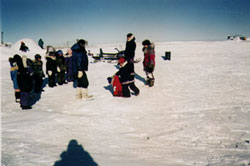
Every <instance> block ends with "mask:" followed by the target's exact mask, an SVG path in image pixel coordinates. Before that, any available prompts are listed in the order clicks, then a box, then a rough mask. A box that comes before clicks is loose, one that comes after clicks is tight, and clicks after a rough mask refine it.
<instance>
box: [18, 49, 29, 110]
mask: <svg viewBox="0 0 250 166" xmlns="http://www.w3.org/2000/svg"><path fill="white" fill-rule="evenodd" d="M14 61H15V62H16V63H17V66H18V73H17V83H18V86H19V88H20V91H21V101H20V106H21V108H22V109H31V108H32V107H31V105H30V93H31V91H32V89H33V85H32V81H33V80H32V76H33V71H32V67H31V66H32V61H31V60H30V59H27V57H26V56H25V55H24V56H22V57H20V56H19V55H17V54H16V55H14Z"/></svg>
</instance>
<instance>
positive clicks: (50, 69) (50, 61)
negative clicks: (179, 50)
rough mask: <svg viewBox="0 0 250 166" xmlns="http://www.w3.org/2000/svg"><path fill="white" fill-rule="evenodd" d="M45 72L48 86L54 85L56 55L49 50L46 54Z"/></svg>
mask: <svg viewBox="0 0 250 166" xmlns="http://www.w3.org/2000/svg"><path fill="white" fill-rule="evenodd" d="M46 60H47V62H46V74H47V75H48V79H49V87H51V88H53V87H54V86H56V55H55V52H53V51H51V52H49V53H48V54H47V55H46Z"/></svg>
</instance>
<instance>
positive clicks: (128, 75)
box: [115, 62, 135, 84]
mask: <svg viewBox="0 0 250 166" xmlns="http://www.w3.org/2000/svg"><path fill="white" fill-rule="evenodd" d="M115 75H117V76H119V78H120V82H121V84H130V83H132V82H134V81H135V80H134V78H135V73H134V71H133V69H132V68H131V67H130V64H129V63H128V62H125V63H124V65H123V66H122V67H121V68H120V69H119V71H118V72H116V74H115Z"/></svg>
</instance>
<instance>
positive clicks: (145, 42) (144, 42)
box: [142, 39, 151, 46]
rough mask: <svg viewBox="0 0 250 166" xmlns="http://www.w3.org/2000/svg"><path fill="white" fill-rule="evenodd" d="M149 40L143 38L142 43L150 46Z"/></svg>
mask: <svg viewBox="0 0 250 166" xmlns="http://www.w3.org/2000/svg"><path fill="white" fill-rule="evenodd" d="M150 44H151V43H150V41H149V40H148V39H146V40H144V41H143V42H142V45H144V46H145V45H147V46H150Z"/></svg>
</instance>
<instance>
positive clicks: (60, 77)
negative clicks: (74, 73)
mask: <svg viewBox="0 0 250 166" xmlns="http://www.w3.org/2000/svg"><path fill="white" fill-rule="evenodd" d="M57 82H58V84H59V85H62V84H63V83H65V72H59V73H57Z"/></svg>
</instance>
